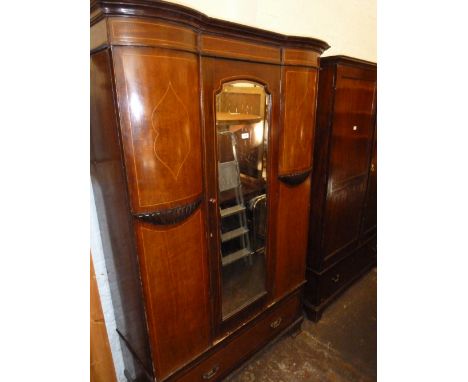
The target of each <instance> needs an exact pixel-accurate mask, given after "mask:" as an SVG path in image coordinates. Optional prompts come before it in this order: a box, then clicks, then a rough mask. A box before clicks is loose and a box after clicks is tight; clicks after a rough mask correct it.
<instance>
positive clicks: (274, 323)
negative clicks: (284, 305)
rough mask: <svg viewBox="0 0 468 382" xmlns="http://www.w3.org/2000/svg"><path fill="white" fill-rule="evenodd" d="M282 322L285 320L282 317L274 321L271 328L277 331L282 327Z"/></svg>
mask: <svg viewBox="0 0 468 382" xmlns="http://www.w3.org/2000/svg"><path fill="white" fill-rule="evenodd" d="M281 321H283V319H282V318H281V317H280V318H277V319H276V320H274V321H273V322H272V323H271V324H270V327H271V328H273V329H276V328H277V327H278V326H280V325H281Z"/></svg>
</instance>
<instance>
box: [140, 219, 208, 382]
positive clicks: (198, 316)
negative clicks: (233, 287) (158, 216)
mask: <svg viewBox="0 0 468 382" xmlns="http://www.w3.org/2000/svg"><path fill="white" fill-rule="evenodd" d="M135 226H136V232H137V236H138V247H139V258H140V267H141V274H142V282H143V287H144V291H145V295H146V303H147V305H146V306H147V311H148V316H147V319H148V323H149V331H150V336H151V344H152V349H153V356H154V361H155V365H156V370H157V372H156V373H157V377H158V378H161V379H162V378H164V377H166V376H167V375H169V374H170V373H171V372H173V371H175V370H176V369H177V368H179V367H181V366H183V365H184V364H186V363H187V362H188V361H190V360H191V359H192V358H194V357H195V356H197V355H198V354H200V353H202V352H203V351H204V350H206V349H207V348H208V347H209V345H210V308H209V304H210V301H209V275H208V272H207V265H208V259H207V252H206V245H205V223H204V214H203V211H202V210H198V211H197V212H196V213H195V214H194V215H193V216H191V217H190V218H188V219H187V220H186V221H184V222H182V223H180V224H178V225H174V226H169V227H156V226H154V225H150V224H145V223H136V224H135Z"/></svg>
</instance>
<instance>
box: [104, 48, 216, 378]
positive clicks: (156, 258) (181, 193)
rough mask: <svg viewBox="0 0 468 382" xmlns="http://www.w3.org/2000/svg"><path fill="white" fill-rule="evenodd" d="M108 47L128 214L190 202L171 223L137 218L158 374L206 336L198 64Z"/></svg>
mask: <svg viewBox="0 0 468 382" xmlns="http://www.w3.org/2000/svg"><path fill="white" fill-rule="evenodd" d="M113 53H114V65H115V75H116V88H117V96H118V103H119V110H120V119H121V126H122V144H123V151H124V155H125V165H126V169H127V179H128V187H129V191H130V200H131V209H132V212H133V214H143V215H148V214H149V215H151V214H153V215H156V216H158V214H162V215H164V214H166V213H170V211H171V210H172V209H173V208H175V207H181V209H182V210H183V209H184V208H185V207H187V206H188V205H190V204H192V205H195V207H194V209H192V210H191V213H192V214H188V216H187V215H186V216H183V219H182V220H180V221H176V222H175V221H172V222H165V223H164V222H163V223H161V222H159V223H158V224H151V223H147V222H143V221H141V220H139V219H136V218H135V231H136V234H137V238H138V249H139V250H138V256H139V260H140V272H141V275H142V282H143V288H144V292H145V302H146V309H147V313H148V314H147V316H148V323H149V332H150V338H151V345H152V350H153V358H154V363H155V369H156V375H157V377H158V378H160V379H162V378H165V377H166V376H168V375H169V374H171V373H172V372H173V371H175V370H176V369H178V368H179V367H181V366H183V365H185V364H186V363H188V362H189V361H190V360H191V359H193V358H194V357H196V356H198V355H199V354H200V353H201V352H203V351H204V350H205V349H206V348H208V347H209V346H210V340H211V338H210V337H211V335H210V297H209V277H208V259H207V252H206V236H205V210H204V208H199V207H198V204H197V203H195V204H193V203H194V202H195V201H197V200H200V198H201V197H202V191H203V177H202V145H201V123H200V108H199V91H200V87H199V62H198V58H197V56H196V55H195V54H191V53H183V52H177V51H171V50H165V49H160V48H143V47H115V48H114V50H113ZM172 211H174V210H172ZM177 214H178V212H176V213H175V215H177Z"/></svg>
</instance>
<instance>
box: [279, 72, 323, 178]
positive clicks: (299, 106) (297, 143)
mask: <svg viewBox="0 0 468 382" xmlns="http://www.w3.org/2000/svg"><path fill="white" fill-rule="evenodd" d="M283 78H284V79H283V81H284V82H283V86H284V96H283V97H284V98H283V102H284V118H283V126H282V132H281V134H280V142H281V143H280V152H279V174H280V175H281V174H288V173H293V172H298V171H301V170H306V169H309V168H310V167H311V165H312V147H313V136H314V119H315V94H316V81H317V73H316V70H315V69H310V70H308V69H300V68H290V67H286V68H284V69H283Z"/></svg>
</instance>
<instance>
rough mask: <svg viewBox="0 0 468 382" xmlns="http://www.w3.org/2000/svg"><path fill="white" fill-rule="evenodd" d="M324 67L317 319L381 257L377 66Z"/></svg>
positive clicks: (340, 61)
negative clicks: (379, 242)
mask: <svg viewBox="0 0 468 382" xmlns="http://www.w3.org/2000/svg"><path fill="white" fill-rule="evenodd" d="M320 62H321V64H320V66H321V70H320V79H319V90H318V104H317V122H316V135H315V146H314V169H313V174H312V193H311V209H310V230H309V251H308V256H307V286H306V291H305V310H306V312H307V315H308V317H309V318H310V319H312V320H314V321H318V320H319V319H320V318H321V315H322V313H323V310H324V309H325V308H326V307H327V306H328V305H329V304H330V303H331V302H332V301H333V300H334V299H335V298H336V297H337V296H339V295H340V293H342V292H344V291H345V290H346V288H348V287H349V286H350V285H351V284H352V283H353V281H355V280H357V279H358V278H359V276H361V275H363V274H364V273H365V272H366V271H368V270H369V269H370V268H371V267H372V266H374V265H375V264H376V254H377V208H376V207H377V131H376V122H377V121H376V115H377V109H376V105H377V102H376V101H377V99H376V97H377V66H376V64H374V63H371V62H367V61H363V60H358V59H355V58H351V57H346V56H331V57H324V58H322V59H321V60H320Z"/></svg>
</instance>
